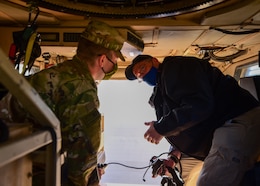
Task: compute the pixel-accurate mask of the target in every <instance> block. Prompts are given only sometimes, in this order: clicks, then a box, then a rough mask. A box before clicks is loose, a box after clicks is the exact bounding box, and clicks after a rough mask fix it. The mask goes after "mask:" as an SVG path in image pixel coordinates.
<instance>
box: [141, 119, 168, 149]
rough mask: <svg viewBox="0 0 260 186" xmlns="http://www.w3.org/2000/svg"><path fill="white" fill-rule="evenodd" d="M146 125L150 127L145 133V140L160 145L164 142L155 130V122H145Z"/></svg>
mask: <svg viewBox="0 0 260 186" xmlns="http://www.w3.org/2000/svg"><path fill="white" fill-rule="evenodd" d="M144 124H145V125H146V126H150V127H149V129H148V130H147V131H146V132H145V133H144V138H145V139H146V140H147V141H149V142H151V143H155V144H158V143H159V142H160V141H161V140H162V138H163V136H162V135H161V134H159V133H158V132H157V131H156V130H155V128H154V122H153V121H151V122H145V123H144Z"/></svg>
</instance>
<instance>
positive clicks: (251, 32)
mask: <svg viewBox="0 0 260 186" xmlns="http://www.w3.org/2000/svg"><path fill="white" fill-rule="evenodd" d="M210 29H214V30H217V31H220V32H222V33H224V34H231V35H243V34H253V33H257V32H260V29H251V30H245V31H238V32H233V31H229V30H224V29H221V28H215V27H211V28H210Z"/></svg>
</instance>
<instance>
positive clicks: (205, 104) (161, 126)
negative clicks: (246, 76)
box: [150, 56, 259, 160]
mask: <svg viewBox="0 0 260 186" xmlns="http://www.w3.org/2000/svg"><path fill="white" fill-rule="evenodd" d="M150 103H152V104H153V106H154V107H155V110H156V115H157V119H158V121H157V122H156V123H155V129H156V131H157V132H158V133H160V134H162V135H163V136H165V137H166V139H167V140H168V141H169V142H170V143H171V144H172V145H174V146H175V147H177V148H178V149H179V150H180V151H182V152H183V153H185V154H187V155H190V156H193V157H195V158H198V159H201V160H203V159H204V158H205V157H206V156H207V154H208V152H209V149H210V146H211V141H212V137H213V132H214V130H215V129H216V128H218V127H220V126H222V125H223V124H224V122H225V121H228V120H231V119H232V118H234V117H235V116H238V115H240V114H242V113H244V112H246V111H248V110H250V109H252V108H254V107H256V106H258V105H259V102H258V101H257V100H256V99H255V98H254V97H253V96H252V95H251V94H250V93H249V92H248V91H246V90H244V89H242V88H241V87H240V86H239V85H238V83H237V81H236V80H235V79H234V78H233V77H231V76H228V75H224V74H223V73H222V72H221V71H220V70H219V69H218V68H215V67H212V66H211V65H210V64H209V62H208V61H205V60H201V59H198V58H195V57H180V56H179V57H178V56H177V57H176V56H175V57H174V56H170V57H166V58H165V59H164V61H163V63H162V64H161V65H160V67H159V73H158V76H157V85H156V86H155V88H154V93H153V95H152V97H151V99H150Z"/></svg>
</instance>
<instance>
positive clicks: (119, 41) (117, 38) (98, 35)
mask: <svg viewBox="0 0 260 186" xmlns="http://www.w3.org/2000/svg"><path fill="white" fill-rule="evenodd" d="M81 37H83V38H85V39H87V40H89V41H92V42H93V43H96V44H98V45H101V46H103V47H105V48H107V49H110V50H114V51H115V52H116V54H117V55H118V57H119V58H120V59H121V60H122V61H125V58H124V57H123V55H122V53H121V52H120V50H121V49H122V47H123V44H124V39H123V37H122V36H121V35H120V33H119V32H118V31H117V30H116V29H115V28H113V27H111V26H109V25H108V24H106V23H103V22H100V21H91V22H90V23H89V24H88V26H87V28H86V29H85V30H84V32H83V33H82V34H81Z"/></svg>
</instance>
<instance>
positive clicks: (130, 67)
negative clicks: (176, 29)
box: [125, 55, 153, 80]
mask: <svg viewBox="0 0 260 186" xmlns="http://www.w3.org/2000/svg"><path fill="white" fill-rule="evenodd" d="M152 58H153V57H152V56H150V55H138V56H136V57H135V58H134V59H133V61H132V64H131V65H128V66H127V67H126V69H125V77H126V78H127V79H129V80H135V79H137V78H136V76H135V75H134V73H133V67H134V65H135V64H137V63H139V62H141V61H144V60H146V59H152Z"/></svg>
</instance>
